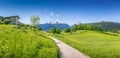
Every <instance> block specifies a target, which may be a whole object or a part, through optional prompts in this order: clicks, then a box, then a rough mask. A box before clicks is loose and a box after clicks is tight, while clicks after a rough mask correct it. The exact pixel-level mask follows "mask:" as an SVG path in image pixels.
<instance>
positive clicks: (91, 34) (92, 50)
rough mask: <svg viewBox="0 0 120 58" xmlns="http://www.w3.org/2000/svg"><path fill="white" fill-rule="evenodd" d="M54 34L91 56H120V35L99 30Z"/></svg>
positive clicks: (92, 57)
mask: <svg viewBox="0 0 120 58" xmlns="http://www.w3.org/2000/svg"><path fill="white" fill-rule="evenodd" d="M54 36H55V37H56V38H57V39H59V40H61V41H63V42H65V43H66V44H68V45H70V46H72V47H74V48H76V49H78V50H79V51H81V52H83V53H85V54H86V55H89V56H90V57H91V58H119V57H120V36H115V35H109V34H105V33H102V32H97V31H77V32H75V33H72V34H70V33H61V34H59V35H54Z"/></svg>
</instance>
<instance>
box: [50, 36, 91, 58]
mask: <svg viewBox="0 0 120 58" xmlns="http://www.w3.org/2000/svg"><path fill="white" fill-rule="evenodd" d="M52 39H53V40H54V41H55V43H56V44H57V46H58V47H59V50H60V53H61V58H90V57H89V56H87V55H84V54H83V53H81V52H79V51H78V50H76V49H74V48H72V47H70V46H68V45H67V44H65V43H63V42H62V41H60V40H57V39H55V38H52Z"/></svg>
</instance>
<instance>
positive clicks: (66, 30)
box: [49, 24, 104, 34]
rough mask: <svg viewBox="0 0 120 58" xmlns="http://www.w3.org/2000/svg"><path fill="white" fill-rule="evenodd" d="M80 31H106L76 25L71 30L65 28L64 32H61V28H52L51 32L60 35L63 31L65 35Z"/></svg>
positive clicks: (95, 27) (94, 27) (89, 26)
mask: <svg viewBox="0 0 120 58" xmlns="http://www.w3.org/2000/svg"><path fill="white" fill-rule="evenodd" d="M78 30H95V31H104V30H103V29H102V28H100V27H97V26H92V25H84V24H80V25H74V26H72V27H71V28H65V29H64V30H60V28H51V29H50V30H49V32H50V33H53V34H60V33H61V32H62V31H63V32H65V33H72V32H76V31H78Z"/></svg>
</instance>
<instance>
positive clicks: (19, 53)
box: [0, 25, 58, 58]
mask: <svg viewBox="0 0 120 58" xmlns="http://www.w3.org/2000/svg"><path fill="white" fill-rule="evenodd" d="M57 57H58V48H57V46H56V45H55V43H54V42H53V41H52V40H51V39H50V38H49V37H48V35H47V34H46V33H45V32H42V31H38V30H36V31H34V30H32V29H24V28H22V29H18V28H17V26H13V25H0V58H57Z"/></svg>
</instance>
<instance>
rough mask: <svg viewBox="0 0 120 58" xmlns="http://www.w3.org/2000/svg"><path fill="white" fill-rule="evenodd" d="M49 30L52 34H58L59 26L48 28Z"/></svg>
mask: <svg viewBox="0 0 120 58" xmlns="http://www.w3.org/2000/svg"><path fill="white" fill-rule="evenodd" d="M49 32H50V33H53V34H60V33H61V30H60V29H59V28H50V30H49Z"/></svg>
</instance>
